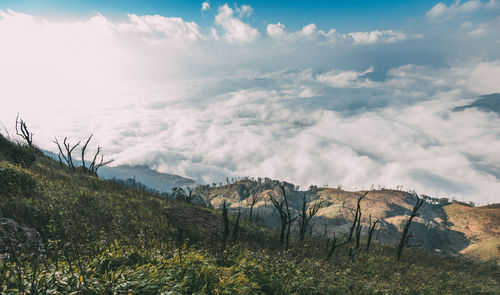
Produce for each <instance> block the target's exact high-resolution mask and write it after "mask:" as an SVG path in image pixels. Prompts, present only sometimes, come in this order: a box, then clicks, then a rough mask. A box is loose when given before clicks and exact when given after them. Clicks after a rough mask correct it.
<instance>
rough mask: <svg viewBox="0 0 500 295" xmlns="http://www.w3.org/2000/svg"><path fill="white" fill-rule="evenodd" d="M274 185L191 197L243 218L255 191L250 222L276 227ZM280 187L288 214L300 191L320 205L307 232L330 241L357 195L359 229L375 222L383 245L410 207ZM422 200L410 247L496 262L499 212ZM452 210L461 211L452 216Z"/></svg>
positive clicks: (242, 185)
mask: <svg viewBox="0 0 500 295" xmlns="http://www.w3.org/2000/svg"><path fill="white" fill-rule="evenodd" d="M278 184H279V182H277V181H271V180H264V181H263V182H261V183H258V182H256V181H252V180H248V179H247V180H242V181H238V182H236V183H232V184H228V185H225V186H221V187H215V188H213V187H207V186H204V187H199V188H197V190H196V191H195V193H196V194H199V195H200V196H202V197H204V199H205V200H206V201H207V202H210V203H211V204H212V206H214V207H215V208H221V206H222V203H223V202H224V201H225V202H226V203H227V204H228V206H229V207H230V208H231V209H232V210H233V212H235V211H236V210H238V209H239V208H241V209H242V210H243V214H248V212H249V203H250V200H251V198H252V197H251V195H252V193H256V194H257V195H258V196H259V202H257V203H256V204H255V206H254V209H253V214H254V216H255V218H256V219H258V221H259V222H260V223H261V224H266V225H268V226H271V227H277V226H278V225H279V224H280V220H279V218H278V214H277V212H276V209H275V208H274V207H273V206H272V204H271V202H270V201H269V197H268V193H269V192H270V191H272V190H273V189H275V190H277V191H278V192H279V189H278V187H277V186H278ZM286 187H287V196H288V199H289V202H290V206H291V208H292V212H293V215H294V216H297V215H298V213H299V210H300V206H301V205H302V201H301V197H302V195H303V194H304V193H306V194H307V196H309V197H308V198H309V200H310V201H318V200H322V201H323V202H324V204H325V205H324V207H323V208H322V209H320V210H319V212H318V213H317V215H316V216H315V217H314V218H313V219H312V220H311V225H312V229H311V233H312V234H315V235H318V236H328V237H333V234H334V233H336V234H337V235H338V234H342V233H344V234H345V233H347V232H349V229H350V227H351V225H352V220H353V209H355V208H356V202H357V199H358V198H359V196H360V195H365V197H364V199H363V200H362V202H361V209H362V214H363V215H362V222H363V224H364V225H363V226H364V229H365V230H366V229H367V228H368V221H369V217H371V218H372V221H373V220H375V219H379V226H378V230H379V233H378V234H377V237H378V238H379V239H380V240H382V241H384V242H387V243H390V244H397V243H398V242H399V239H400V237H401V232H402V229H403V225H404V223H405V222H406V220H407V218H408V216H409V215H410V213H411V210H412V209H413V206H414V205H415V203H416V198H415V196H414V195H412V194H410V193H408V192H404V191H396V190H386V189H382V190H372V191H359V192H349V191H344V190H341V189H332V188H319V189H318V188H314V187H313V188H312V189H309V190H307V191H297V190H295V186H294V185H293V184H287V185H286ZM427 200H428V201H427V202H425V203H424V205H423V206H422V207H421V208H420V211H419V216H417V217H416V218H415V219H414V220H413V224H412V226H411V238H410V240H409V242H410V244H412V245H413V246H415V247H418V248H421V249H424V250H426V251H434V252H437V253H444V254H455V253H461V254H464V255H465V256H466V257H469V258H474V259H478V260H479V261H487V260H491V259H493V260H497V261H498V262H500V249H499V248H498V247H500V240H499V239H498V237H499V236H498V232H500V215H499V212H500V209H495V208H494V207H495V205H492V206H490V207H488V208H486V207H470V206H466V205H460V204H458V203H452V204H450V205H444V206H443V205H442V204H440V203H439V200H437V199H431V198H427ZM458 208H460V210H459V209H458ZM457 210H459V211H461V213H456V212H457ZM462 213H463V214H462ZM463 220H467V222H469V223H472V222H473V224H474V225H473V226H474V227H469V225H463V224H464V222H465V221H463ZM479 252H481V254H479Z"/></svg>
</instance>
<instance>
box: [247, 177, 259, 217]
mask: <svg viewBox="0 0 500 295" xmlns="http://www.w3.org/2000/svg"><path fill="white" fill-rule="evenodd" d="M261 198H262V197H261V196H260V184H258V185H257V187H256V188H255V189H254V190H253V191H252V194H251V196H250V198H248V199H247V204H248V205H249V206H250V217H249V220H250V221H252V213H253V207H254V206H255V204H256V203H257V202H258V201H260V200H261Z"/></svg>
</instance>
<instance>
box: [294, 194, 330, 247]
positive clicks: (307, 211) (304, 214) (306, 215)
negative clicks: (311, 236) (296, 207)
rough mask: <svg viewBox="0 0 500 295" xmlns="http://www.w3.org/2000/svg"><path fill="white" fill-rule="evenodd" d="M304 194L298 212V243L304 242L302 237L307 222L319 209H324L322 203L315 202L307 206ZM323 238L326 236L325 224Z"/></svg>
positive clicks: (305, 230)
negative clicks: (300, 208)
mask: <svg viewBox="0 0 500 295" xmlns="http://www.w3.org/2000/svg"><path fill="white" fill-rule="evenodd" d="M306 194H307V193H306V192H304V195H303V196H302V210H301V212H299V233H300V241H303V240H304V236H305V234H306V232H307V226H308V224H309V221H311V219H312V218H313V217H314V215H316V213H318V211H319V209H321V208H323V207H324V204H325V203H324V202H323V201H317V202H314V203H312V204H310V205H309V206H307V199H306ZM325 236H326V224H325Z"/></svg>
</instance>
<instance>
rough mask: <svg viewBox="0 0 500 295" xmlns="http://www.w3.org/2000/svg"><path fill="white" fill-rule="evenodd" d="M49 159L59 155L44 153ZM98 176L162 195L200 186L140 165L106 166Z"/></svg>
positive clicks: (189, 180) (80, 163)
mask: <svg viewBox="0 0 500 295" xmlns="http://www.w3.org/2000/svg"><path fill="white" fill-rule="evenodd" d="M43 153H44V154H45V155H47V156H48V157H50V158H52V159H54V160H57V154H54V153H53V152H50V151H45V150H44V151H43ZM74 163H75V164H76V165H77V166H81V165H82V162H81V161H79V160H74ZM98 174H99V176H100V177H102V178H106V179H114V178H115V179H119V180H123V181H129V180H130V181H136V182H137V183H140V184H143V185H145V186H147V187H148V188H150V189H153V190H156V191H158V192H160V193H169V192H170V191H171V190H172V188H174V187H177V188H179V187H183V188H185V187H194V186H196V185H198V184H197V183H196V181H194V180H192V179H190V178H186V177H182V176H179V175H175V174H168V173H160V172H158V171H155V170H153V169H151V168H149V167H147V166H140V165H133V166H130V165H121V166H104V167H101V168H100V169H99V170H98Z"/></svg>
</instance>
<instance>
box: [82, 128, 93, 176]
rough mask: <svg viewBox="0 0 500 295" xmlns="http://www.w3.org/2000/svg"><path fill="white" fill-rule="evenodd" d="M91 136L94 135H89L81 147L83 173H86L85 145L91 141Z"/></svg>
mask: <svg viewBox="0 0 500 295" xmlns="http://www.w3.org/2000/svg"><path fill="white" fill-rule="evenodd" d="M92 136H94V134H91V135H90V136H89V138H88V139H87V141H86V142H85V144H84V145H83V146H82V167H83V172H87V167H86V166H85V151H86V150H87V145H88V144H89V142H90V140H91V139H92Z"/></svg>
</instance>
